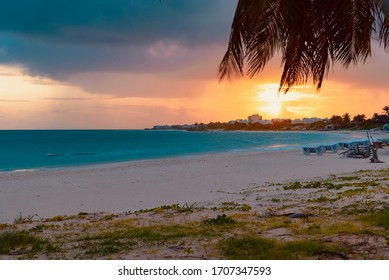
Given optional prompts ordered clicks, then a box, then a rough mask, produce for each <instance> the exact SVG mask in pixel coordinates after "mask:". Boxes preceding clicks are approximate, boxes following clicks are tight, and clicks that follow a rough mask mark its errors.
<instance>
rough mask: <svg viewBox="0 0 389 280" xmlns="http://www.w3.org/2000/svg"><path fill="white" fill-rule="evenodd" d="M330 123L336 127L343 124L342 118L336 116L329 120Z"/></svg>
mask: <svg viewBox="0 0 389 280" xmlns="http://www.w3.org/2000/svg"><path fill="white" fill-rule="evenodd" d="M330 122H331V123H332V124H333V125H337V126H340V125H341V124H342V122H343V118H342V117H341V116H338V115H333V116H332V117H331V118H330Z"/></svg>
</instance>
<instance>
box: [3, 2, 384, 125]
mask: <svg viewBox="0 0 389 280" xmlns="http://www.w3.org/2000/svg"><path fill="white" fill-rule="evenodd" d="M236 3H237V0H228V1H227V0H212V1H209V0H163V1H162V3H161V2H160V1H159V0H115V1H108V0H83V1H75V0H66V1H65V0H56V1H52V0H19V1H8V2H6V3H3V4H2V9H0V120H1V121H0V129H100V128H101V129H104V128H108V129H109V128H114V129H142V128H146V127H152V126H153V125H165V124H169V125H174V124H191V123H195V122H198V123H201V122H204V123H208V122H211V121H221V122H224V121H229V120H233V119H242V118H247V116H249V115H251V114H254V113H258V114H260V115H262V116H263V117H264V118H265V119H271V118H291V119H296V118H302V117H322V118H324V117H331V116H332V115H334V114H337V115H343V114H344V113H346V112H347V113H349V114H350V115H351V116H354V115H356V114H361V113H363V114H366V116H367V117H371V116H372V115H373V114H374V113H376V112H377V113H381V112H382V108H383V107H384V106H386V105H389V99H388V97H389V74H388V73H389V54H388V53H386V52H385V51H384V50H382V49H381V48H380V47H379V45H378V44H377V43H373V54H372V56H371V57H370V58H368V59H367V61H366V63H365V64H364V65H358V66H350V67H349V68H348V69H347V70H344V69H342V68H341V67H338V66H335V67H334V68H332V69H331V70H330V73H329V75H328V78H327V79H326V80H325V81H324V83H323V87H322V89H321V91H320V92H319V93H317V92H316V91H315V88H314V87H313V86H312V85H311V83H310V82H309V83H308V84H307V85H306V86H302V87H296V88H295V89H294V90H292V91H291V92H290V93H288V94H286V95H283V94H277V89H278V84H279V80H280V76H281V68H280V66H281V59H280V56H279V55H277V56H275V57H274V58H273V59H272V60H271V61H270V63H269V65H268V66H267V67H266V68H265V70H264V71H263V72H262V73H261V74H260V75H258V76H257V77H255V78H253V79H238V80H233V81H231V82H230V81H223V82H219V80H218V78H217V69H218V65H219V63H220V61H221V59H222V57H223V55H224V52H225V51H226V47H227V42H228V37H229V32H230V27H231V22H232V19H233V15H234V10H235V7H236Z"/></svg>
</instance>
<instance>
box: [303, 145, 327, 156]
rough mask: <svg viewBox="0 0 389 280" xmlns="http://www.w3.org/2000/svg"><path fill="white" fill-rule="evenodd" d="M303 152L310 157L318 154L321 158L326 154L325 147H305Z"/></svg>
mask: <svg viewBox="0 0 389 280" xmlns="http://www.w3.org/2000/svg"><path fill="white" fill-rule="evenodd" d="M303 152H304V155H306V156H309V155H310V154H311V153H316V155H318V156H321V155H322V154H323V153H324V152H325V147H324V146H319V147H304V148H303Z"/></svg>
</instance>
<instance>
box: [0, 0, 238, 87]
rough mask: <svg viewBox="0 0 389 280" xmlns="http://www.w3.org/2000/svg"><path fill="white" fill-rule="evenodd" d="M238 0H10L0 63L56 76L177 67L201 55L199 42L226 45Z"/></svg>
mask: <svg viewBox="0 0 389 280" xmlns="http://www.w3.org/2000/svg"><path fill="white" fill-rule="evenodd" d="M236 2H237V1H225V0H212V1H209V0H196V1H188V0H164V1H162V3H160V1H155V0H116V1H106V0H83V1H75V0H67V1H65V0H57V1H50V0H46V1H42V0H25V1H10V2H7V3H4V4H3V6H2V9H1V10H0V50H1V51H0V64H13V65H21V67H23V69H24V71H25V73H27V74H28V75H32V76H43V77H49V78H52V79H55V80H58V81H67V80H68V79H70V77H73V76H75V75H77V74H80V73H89V72H111V73H118V72H122V73H150V72H151V73H161V72H166V71H172V70H174V69H176V68H179V67H182V66H183V65H188V64H190V63H191V62H193V61H196V60H197V61H198V60H199V59H201V55H198V54H199V52H196V50H198V49H201V50H206V49H207V47H209V46H212V45H222V46H223V47H224V46H225V43H226V41H227V39H228V33H229V28H230V22H231V20H232V16H233V12H234V9H235V5H236ZM193 53H196V54H197V56H194V55H193ZM205 53H206V52H204V53H203V55H204V54H205ZM220 57H221V56H220Z"/></svg>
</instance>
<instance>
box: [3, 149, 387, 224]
mask: <svg viewBox="0 0 389 280" xmlns="http://www.w3.org/2000/svg"><path fill="white" fill-rule="evenodd" d="M379 158H380V159H381V160H382V161H383V162H384V163H377V164H373V163H370V161H369V159H351V158H345V157H343V156H340V155H338V154H333V153H331V152H327V153H325V154H323V155H322V156H316V155H310V156H305V155H303V152H302V150H300V149H299V150H288V151H271V152H257V153H246V154H239V153H224V154H214V155H204V156H197V157H191V158H171V159H161V160H145V161H136V162H128V163H118V164H112V165H99V166H92V167H83V168H76V169H62V170H48V171H21V172H11V173H0V222H2V223H9V222H12V221H13V220H14V219H15V218H16V217H18V216H20V215H21V216H29V215H38V216H39V217H42V218H48V217H52V216H55V215H71V214H77V213H79V212H88V213H90V212H100V211H105V212H110V213H118V212H125V211H134V210H139V209H144V208H151V207H156V206H158V205H165V204H172V203H179V204H181V205H182V204H185V203H189V204H191V203H194V202H197V203H217V202H220V201H222V200H223V199H226V197H225V196H226V195H225V193H226V192H237V191H240V190H242V189H245V188H249V187H252V186H260V185H263V184H265V183H267V182H273V183H284V182H288V181H294V180H308V179H314V178H325V177H328V176H329V175H330V174H341V173H347V172H354V171H358V170H367V169H383V168H387V167H388V166H389V165H388V164H389V148H387V147H386V148H384V149H380V150H379Z"/></svg>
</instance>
